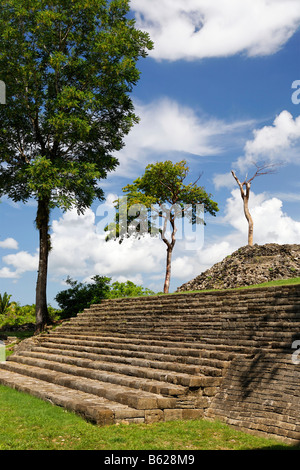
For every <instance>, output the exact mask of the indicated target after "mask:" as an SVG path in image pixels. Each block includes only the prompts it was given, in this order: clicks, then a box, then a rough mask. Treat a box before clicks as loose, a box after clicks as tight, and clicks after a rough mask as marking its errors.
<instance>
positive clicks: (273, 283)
mask: <svg viewBox="0 0 300 470" xmlns="http://www.w3.org/2000/svg"><path fill="white" fill-rule="evenodd" d="M297 284H300V277H293V278H290V279H278V280H276V281H268V282H263V283H261V284H252V285H251V286H242V287H233V288H230V289H205V290H191V291H183V292H173V294H191V293H197V292H221V291H231V290H236V289H239V290H240V289H254V288H260V287H272V286H286V285H297ZM163 295H166V294H163Z"/></svg>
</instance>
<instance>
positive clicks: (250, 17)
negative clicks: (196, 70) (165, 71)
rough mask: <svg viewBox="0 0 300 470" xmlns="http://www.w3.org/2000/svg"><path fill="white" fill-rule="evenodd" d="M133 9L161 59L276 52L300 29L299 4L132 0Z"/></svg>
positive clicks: (255, 0) (282, 1)
mask: <svg viewBox="0 0 300 470" xmlns="http://www.w3.org/2000/svg"><path fill="white" fill-rule="evenodd" d="M131 8H132V9H133V10H134V11H135V14H136V20H137V26H138V27H139V28H141V29H143V30H145V31H147V32H149V34H150V37H151V39H152V40H153V41H154V50H153V51H152V52H151V56H152V57H153V58H155V59H157V60H161V59H167V60H179V59H187V60H194V59H202V58H206V57H226V56H231V55H234V54H238V53H244V52H245V53H246V54H247V55H248V56H264V55H269V54H274V53H275V52H277V51H278V50H279V49H280V48H281V47H282V46H283V45H284V44H285V43H286V42H287V41H288V39H289V38H290V37H291V36H292V35H293V34H294V33H295V31H296V30H297V28H298V27H299V25H300V6H299V1H298V0H242V1H241V0H213V1H212V0H185V1H184V2H183V1H182V0H151V1H149V0H132V1H131Z"/></svg>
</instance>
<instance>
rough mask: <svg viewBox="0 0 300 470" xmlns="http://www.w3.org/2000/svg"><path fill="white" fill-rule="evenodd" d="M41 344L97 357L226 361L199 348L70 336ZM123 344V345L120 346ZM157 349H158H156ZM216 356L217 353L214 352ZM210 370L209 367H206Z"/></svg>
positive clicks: (221, 363) (201, 362)
mask: <svg viewBox="0 0 300 470" xmlns="http://www.w3.org/2000/svg"><path fill="white" fill-rule="evenodd" d="M41 345H42V346H43V347H44V348H54V347H62V346H63V347H64V346H65V345H69V346H73V348H74V347H76V350H77V351H84V352H90V353H93V354H96V355H99V359H101V357H102V356H103V355H104V356H105V355H116V356H125V357H133V358H141V359H146V360H148V359H149V360H156V361H163V362H177V363H178V364H189V365H191V364H192V365H199V366H203V367H210V368H212V369H217V368H219V369H223V368H224V367H226V365H227V363H228V359H227V360H225V359H224V358H223V359H222V360H221V359H219V358H217V357H211V356H208V354H206V355H205V354H204V355H201V354H200V350H195V349H194V350H189V351H187V350H184V349H183V350H180V348H178V349H177V351H175V350H172V351H171V350H168V349H166V348H162V347H161V348H159V349H158V348H155V349H156V350H155V351H153V348H149V347H148V348H145V347H140V346H136V347H134V345H133V344H132V345H128V344H126V347H124V345H121V344H119V343H102V344H101V342H92V344H91V342H89V341H80V340H76V339H72V338H69V339H68V338H62V337H60V338H55V337H54V338H51V337H50V338H47V340H46V341H44V342H42V343H41ZM122 346H123V347H122ZM157 349H158V350H157ZM215 356H217V354H215ZM207 370H210V369H207Z"/></svg>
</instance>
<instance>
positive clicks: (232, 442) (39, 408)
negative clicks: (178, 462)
mask: <svg viewBox="0 0 300 470" xmlns="http://www.w3.org/2000/svg"><path fill="white" fill-rule="evenodd" d="M251 449H253V450H254V449H263V450H281V449H284V450H294V449H296V448H295V447H293V446H289V445H284V444H281V443H280V442H278V441H276V440H269V439H264V438H260V437H257V436H253V435H250V434H246V433H243V432H240V431H237V430H235V429H232V428H230V427H228V426H227V425H225V424H223V423H219V422H214V423H211V422H208V421H204V420H203V421H202V420H198V421H176V422H166V423H154V424H148V425H144V424H130V425H125V424H122V425H113V426H104V427H98V426H95V425H93V424H91V423H88V422H86V421H84V420H83V419H81V418H80V417H79V416H77V415H75V414H73V413H70V412H67V411H65V410H64V409H63V408H60V407H57V406H53V405H51V404H50V403H47V402H44V401H42V400H39V399H37V398H35V397H31V396H30V395H27V394H24V393H21V392H17V391H16V390H13V389H10V388H7V387H3V386H0V450H183V451H193V450H251ZM299 449H300V447H298V448H297V450H299Z"/></svg>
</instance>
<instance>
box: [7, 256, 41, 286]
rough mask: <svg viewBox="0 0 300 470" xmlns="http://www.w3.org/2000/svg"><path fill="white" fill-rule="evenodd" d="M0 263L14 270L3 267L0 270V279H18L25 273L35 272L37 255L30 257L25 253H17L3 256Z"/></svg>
mask: <svg viewBox="0 0 300 470" xmlns="http://www.w3.org/2000/svg"><path fill="white" fill-rule="evenodd" d="M2 261H3V262H4V263H5V264H8V265H9V266H12V267H13V268H14V271H12V270H11V268H8V267H3V268H1V269H0V277H1V278H15V279H18V278H20V277H21V276H22V274H24V273H25V272H27V271H37V268H38V253H36V254H35V255H31V254H30V253H28V252H27V251H19V252H18V253H16V254H10V255H6V256H3V258H2Z"/></svg>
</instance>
